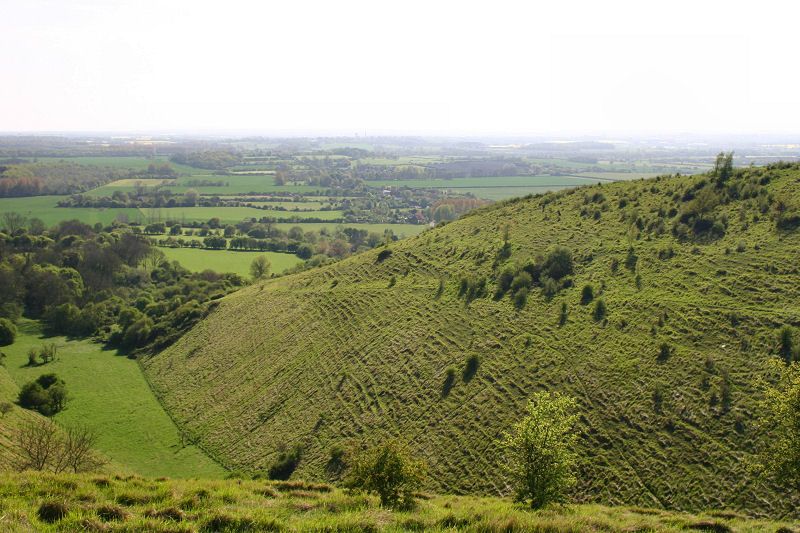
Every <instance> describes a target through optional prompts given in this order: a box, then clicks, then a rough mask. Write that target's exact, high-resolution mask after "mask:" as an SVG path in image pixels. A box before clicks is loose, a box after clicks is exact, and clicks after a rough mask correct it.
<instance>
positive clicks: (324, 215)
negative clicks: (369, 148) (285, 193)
mask: <svg viewBox="0 0 800 533" xmlns="http://www.w3.org/2000/svg"><path fill="white" fill-rule="evenodd" d="M139 211H140V212H141V214H142V216H143V217H144V219H145V220H148V221H157V220H177V221H182V220H186V221H191V220H199V221H203V222H205V221H207V220H209V219H211V218H214V217H217V218H219V219H220V221H221V222H223V223H225V224H235V223H237V222H241V221H242V220H245V219H249V218H256V219H259V218H262V217H270V218H275V219H278V220H287V219H288V220H291V219H293V218H297V217H300V218H319V219H321V220H338V219H340V218H342V211H300V212H293V211H275V210H265V209H256V208H255V207H164V208H154V209H151V208H144V207H143V208H141V209H140V210H139Z"/></svg>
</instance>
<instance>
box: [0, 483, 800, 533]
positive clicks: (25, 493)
mask: <svg viewBox="0 0 800 533" xmlns="http://www.w3.org/2000/svg"><path fill="white" fill-rule="evenodd" d="M420 496H421V498H420V500H419V501H418V503H417V505H416V508H415V509H412V510H408V511H390V510H388V509H385V508H381V507H380V506H379V502H378V499H377V498H373V497H368V496H364V495H357V494H350V493H347V492H344V491H342V490H339V489H337V488H334V487H332V486H330V485H325V484H318V483H306V482H302V481H284V482H280V481H278V482H275V481H261V480H238V479H232V480H173V479H166V478H157V479H153V478H142V477H138V476H129V477H121V476H101V475H53V474H42V473H30V472H28V473H24V474H10V473H4V474H2V475H0V530H2V531H9V532H17V531H31V530H36V531H156V532H157V531H353V532H355V531H455V530H467V531H485V532H492V531H575V532H578V531H685V530H687V529H693V530H701V531H702V530H706V531H743V532H750V531H753V532H755V531H791V529H789V528H791V527H797V526H798V524H794V525H792V524H788V523H778V522H773V521H764V520H755V519H749V518H747V517H744V516H741V515H738V514H735V513H724V512H715V513H708V514H699V515H697V514H695V515H693V514H686V513H679V512H670V511H659V510H651V509H640V508H631V507H604V506H599V505H575V506H562V507H551V508H548V509H546V510H543V511H538V512H532V511H530V510H528V509H527V508H526V507H524V506H522V505H517V504H514V503H512V502H511V501H510V500H505V499H499V498H480V497H472V496H425V495H420ZM780 528H786V529H780Z"/></svg>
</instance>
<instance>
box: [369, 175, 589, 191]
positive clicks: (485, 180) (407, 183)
mask: <svg viewBox="0 0 800 533" xmlns="http://www.w3.org/2000/svg"><path fill="white" fill-rule="evenodd" d="M366 183H367V185H370V186H372V187H412V188H430V189H462V188H479V187H526V188H527V187H575V186H578V185H589V184H592V183H595V181H594V180H591V179H588V178H582V177H580V176H497V177H481V178H454V179H451V180H445V179H410V180H374V181H368V182H366Z"/></svg>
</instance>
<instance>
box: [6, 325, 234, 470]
mask: <svg viewBox="0 0 800 533" xmlns="http://www.w3.org/2000/svg"><path fill="white" fill-rule="evenodd" d="M19 329H20V332H19V335H18V336H17V340H16V341H15V342H14V344H12V345H11V346H6V347H4V348H3V351H4V352H5V353H6V355H7V359H6V368H7V370H8V373H9V374H10V375H11V377H12V378H13V379H14V381H15V382H16V384H17V386H22V385H24V384H25V383H27V382H28V381H31V380H33V379H36V377H38V376H39V375H41V374H46V373H51V372H55V373H56V374H58V375H59V376H60V377H61V378H62V379H64V381H65V382H66V385H67V390H68V393H69V400H68V403H67V408H66V409H65V410H64V411H62V412H60V413H58V414H57V415H56V416H55V417H54V418H55V420H56V421H57V422H58V423H60V424H63V425H64V426H67V427H69V426H70V425H75V424H85V425H88V426H89V427H91V428H93V429H94V430H95V431H96V432H97V436H98V440H97V448H98V450H99V451H101V452H102V453H103V454H104V455H106V456H107V457H109V458H110V459H112V460H113V461H114V462H116V463H117V464H119V465H121V466H122V467H124V468H126V469H130V470H131V471H133V472H137V473H139V474H142V475H153V476H164V475H165V476H176V477H195V476H198V477H212V478H215V477H222V476H223V475H224V474H225V469H223V468H222V467H221V466H219V465H218V464H217V463H215V462H214V461H212V460H210V459H209V458H208V457H207V456H206V455H205V454H204V453H203V452H202V451H200V450H199V449H198V448H197V447H196V446H194V445H192V444H189V443H188V442H185V441H183V440H182V439H181V436H180V434H179V432H178V429H177V428H176V427H175V424H174V423H173V422H172V420H171V419H170V417H169V416H168V415H167V413H166V412H165V411H164V408H163V407H162V406H161V405H160V404H159V403H158V401H157V400H156V398H155V396H153V393H152V391H151V390H150V387H149V385H148V384H147V381H146V380H145V378H144V375H143V374H142V372H141V370H140V369H139V365H138V363H137V362H136V361H133V360H130V359H128V358H126V357H123V356H119V355H116V354H115V353H114V352H113V351H106V350H103V348H102V346H101V345H99V344H96V343H93V342H91V341H89V340H69V339H66V338H64V337H51V338H44V337H42V334H41V329H40V326H39V324H38V323H37V322H34V321H31V320H22V321H21V322H20V324H19ZM51 342H52V343H55V344H56V345H57V346H58V356H57V358H56V360H55V361H53V362H51V363H48V364H46V365H40V366H34V367H30V366H27V363H28V356H27V352H28V350H29V349H30V348H32V347H39V346H41V345H42V344H44V343H51Z"/></svg>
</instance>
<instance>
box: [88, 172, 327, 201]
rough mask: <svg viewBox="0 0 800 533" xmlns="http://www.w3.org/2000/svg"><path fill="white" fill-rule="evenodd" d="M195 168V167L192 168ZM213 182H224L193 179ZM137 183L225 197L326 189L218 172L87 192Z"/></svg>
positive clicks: (126, 181)
mask: <svg viewBox="0 0 800 533" xmlns="http://www.w3.org/2000/svg"><path fill="white" fill-rule="evenodd" d="M193 170H194V169H193ZM193 181H196V182H202V181H211V182H219V183H221V185H199V184H197V183H195V184H193V183H192V182H193ZM137 182H141V185H143V186H146V187H156V186H161V187H162V188H163V189H165V190H169V191H171V192H172V193H174V194H183V193H185V192H186V191H188V190H190V189H192V190H195V191H197V192H199V193H200V194H203V195H207V196H222V195H231V194H248V193H261V194H267V193H276V192H283V193H292V194H306V193H312V192H316V191H318V190H324V188H321V187H314V186H309V185H296V184H294V183H288V184H286V185H275V179H274V178H273V177H272V176H261V175H236V176H229V175H217V174H196V173H195V174H191V175H189V176H180V177H178V178H176V179H167V180H158V179H141V180H137V179H124V180H117V181H114V182H112V183H108V184H106V185H103V186H102V187H98V188H96V189H92V190H91V191H88V192H86V195H88V196H111V195H112V194H114V192H115V191H121V192H133V191H135V190H136V185H137Z"/></svg>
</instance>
